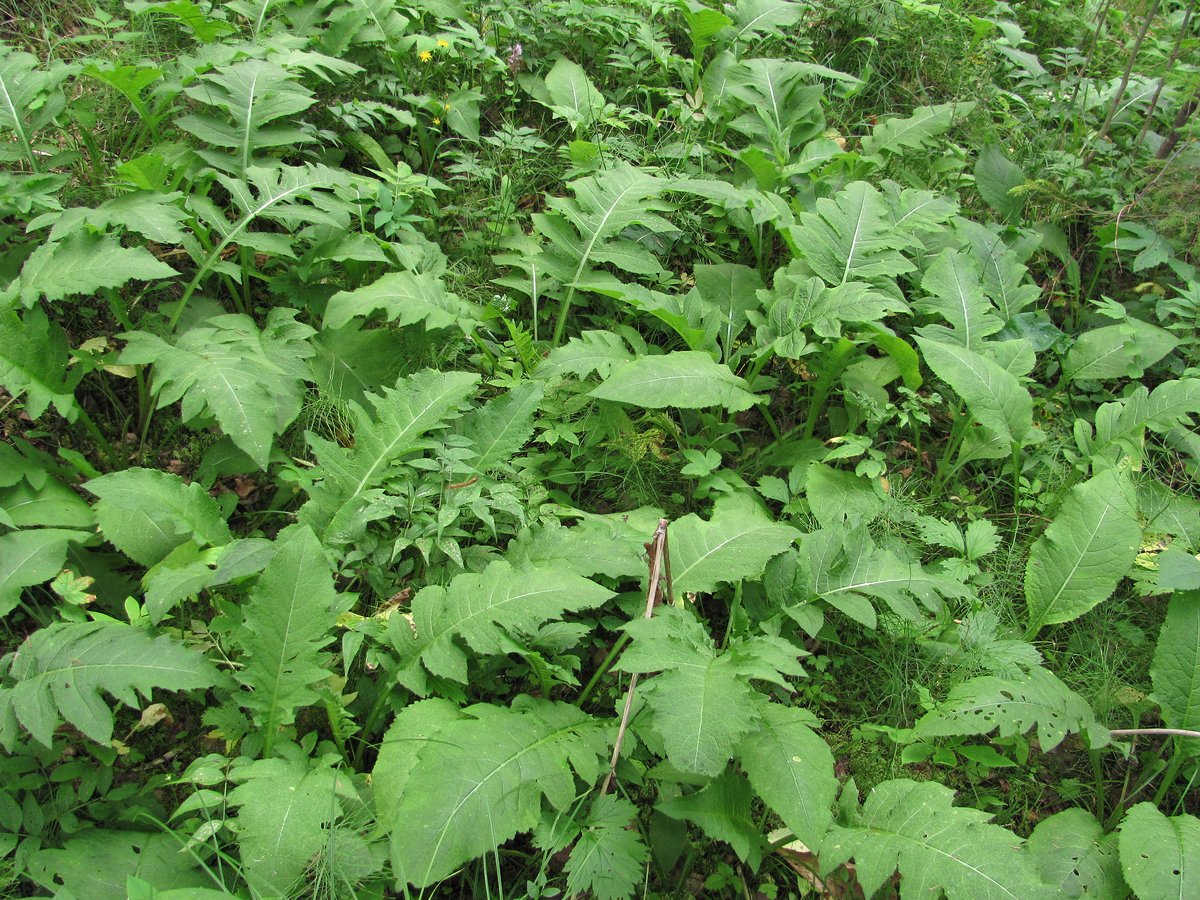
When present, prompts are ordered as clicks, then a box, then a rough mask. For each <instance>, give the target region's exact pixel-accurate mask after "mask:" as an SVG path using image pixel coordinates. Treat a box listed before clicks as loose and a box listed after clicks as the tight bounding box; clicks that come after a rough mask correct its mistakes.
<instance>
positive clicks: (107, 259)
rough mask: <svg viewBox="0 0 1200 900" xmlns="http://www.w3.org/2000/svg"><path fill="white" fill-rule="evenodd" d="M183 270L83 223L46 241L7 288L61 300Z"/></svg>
mask: <svg viewBox="0 0 1200 900" xmlns="http://www.w3.org/2000/svg"><path fill="white" fill-rule="evenodd" d="M178 274H179V273H178V272H176V271H175V270H174V269H172V268H171V267H170V266H168V265H167V264H166V263H165V262H162V261H160V260H158V259H156V258H155V257H154V254H152V253H151V252H150V251H149V250H147V249H146V248H145V247H122V246H121V239H120V238H118V237H117V236H116V235H111V234H93V233H91V232H89V231H86V230H83V229H80V230H79V231H75V232H73V233H71V234H69V235H68V236H67V237H65V238H63V240H61V241H47V242H46V243H44V244H42V246H40V247H38V249H37V250H35V251H33V254H32V255H31V256H30V257H29V259H27V260H26V261H25V265H24V266H22V267H21V277H20V278H19V279H18V280H17V282H16V283H15V284H14V286H13V287H10V288H9V290H10V291H11V290H18V291H19V292H20V297H21V302H22V303H23V304H24V305H25V306H27V307H28V306H33V304H34V303H36V302H37V300H38V298H39V297H45V298H46V299H47V300H52V301H53V300H62V299H64V298H65V297H71V296H74V295H76V294H95V293H97V292H98V291H102V290H106V289H111V288H119V287H121V285H123V284H125V283H126V282H129V281H133V280H135V279H136V280H138V281H155V280H157V279H159V278H173V277H175V276H176V275H178Z"/></svg>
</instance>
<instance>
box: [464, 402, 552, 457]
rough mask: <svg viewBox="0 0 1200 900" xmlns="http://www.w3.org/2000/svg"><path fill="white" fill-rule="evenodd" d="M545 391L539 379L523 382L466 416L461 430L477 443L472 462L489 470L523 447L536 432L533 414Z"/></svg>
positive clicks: (473, 442)
mask: <svg viewBox="0 0 1200 900" xmlns="http://www.w3.org/2000/svg"><path fill="white" fill-rule="evenodd" d="M544 393H545V387H544V386H543V385H542V384H540V383H537V382H534V383H528V382H527V383H525V384H520V385H517V386H516V387H514V388H513V389H512V390H510V391H509V392H508V393H507V394H504V395H503V396H501V397H497V398H496V399H494V400H490V401H488V403H487V405H486V406H482V407H480V408H479V409H478V410H475V411H473V412H472V413H471V414H469V415H468V416H466V417H465V418H464V419H463V420H462V423H461V424H460V426H459V428H458V432H459V433H460V434H462V435H463V436H464V437H467V438H469V439H470V440H471V442H472V444H473V445H474V448H475V456H474V457H473V458H472V459H470V460H469V462H470V463H471V465H473V466H474V467H475V468H476V469H477V470H478V471H480V472H487V471H490V470H491V469H494V468H495V467H496V466H498V465H501V464H502V463H506V462H508V460H509V459H511V458H512V457H513V455H515V454H516V453H517V451H519V450H520V449H521V448H522V447H524V446H525V443H526V442H527V441H528V440H529V437H530V435H532V434H533V416H534V413H536V412H537V408H538V405H539V404H540V403H541V402H542V395H543V394H544Z"/></svg>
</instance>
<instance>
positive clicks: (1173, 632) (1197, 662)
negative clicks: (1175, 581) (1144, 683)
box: [1150, 591, 1200, 753]
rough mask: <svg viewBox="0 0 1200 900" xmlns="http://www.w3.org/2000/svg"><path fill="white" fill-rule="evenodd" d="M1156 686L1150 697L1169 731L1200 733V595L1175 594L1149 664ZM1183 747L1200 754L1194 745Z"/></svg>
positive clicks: (1191, 593)
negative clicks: (1180, 729) (1156, 705)
mask: <svg viewBox="0 0 1200 900" xmlns="http://www.w3.org/2000/svg"><path fill="white" fill-rule="evenodd" d="M1150 679H1151V681H1153V683H1154V693H1153V694H1151V697H1152V698H1153V699H1154V700H1156V701H1157V702H1158V705H1159V707H1160V708H1161V710H1162V720H1163V724H1164V725H1166V726H1167V727H1168V728H1185V729H1188V730H1190V731H1200V591H1188V592H1186V593H1176V594H1175V595H1174V596H1173V597H1171V602H1170V605H1169V606H1168V607H1167V618H1166V620H1165V621H1164V622H1163V626H1162V631H1161V632H1160V633H1159V636H1158V646H1157V647H1155V649H1154V661H1153V662H1152V663H1151V664H1150ZM1184 747H1185V749H1187V750H1190V751H1191V752H1193V753H1196V752H1200V748H1198V747H1196V746H1195V741H1185V742H1184Z"/></svg>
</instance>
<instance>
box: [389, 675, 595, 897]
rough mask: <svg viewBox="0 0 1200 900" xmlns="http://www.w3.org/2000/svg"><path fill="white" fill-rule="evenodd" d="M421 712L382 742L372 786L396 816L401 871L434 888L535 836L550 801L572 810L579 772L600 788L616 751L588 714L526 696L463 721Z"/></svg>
mask: <svg viewBox="0 0 1200 900" xmlns="http://www.w3.org/2000/svg"><path fill="white" fill-rule="evenodd" d="M430 702H431V703H437V704H439V705H438V706H436V707H433V708H432V709H435V710H436V711H437V714H436V715H431V714H429V713H430V709H431V708H430V707H428V706H427V704H418V705H417V706H415V707H410V708H409V710H412V711H414V714H416V711H420V715H421V717H422V721H421V723H420V724H419V727H416V728H414V727H412V724H411V723H410V716H409V710H406V711H405V712H404V713H401V714H400V715H399V716H398V717H397V718H396V721H395V723H394V724H393V725H392V727H391V728H390V729H389V730H388V732H387V734H386V735H385V737H384V739H383V745H382V747H381V749H380V753H379V758H378V760H377V761H376V763H375V768H374V771H373V775H372V778H373V781H374V783H375V791H376V796H377V798H378V799H377V802H378V803H379V804H380V806H381V808H384V809H390V810H392V811H393V812H392V813H391V814H390V815H388V816H386V817H381V821H382V822H383V823H384V824H385V825H386V826H387V827H389V828H390V829H391V837H392V869H393V871H394V872H395V874H396V876H397V878H398V879H399V880H400V881H401V882H408V883H411V884H414V885H416V886H418V887H426V886H428V885H430V884H434V883H436V882H437V881H440V880H441V879H443V878H445V877H446V876H447V875H449V874H450V873H452V872H453V871H454V870H455V869H456V868H458V866H460V865H462V864H463V863H464V862H467V861H468V860H470V859H474V858H475V857H477V856H481V855H483V854H484V853H487V852H489V851H490V850H492V849H493V848H495V847H497V846H499V845H500V844H501V843H503V842H504V841H506V840H508V839H509V838H511V837H513V836H514V835H516V834H518V833H520V832H523V831H528V830H530V829H531V828H533V827H534V826H535V825H537V824H538V822H539V821H540V820H541V818H542V805H543V802H544V801H548V802H549V803H550V805H551V806H552V807H554V808H555V809H557V810H560V811H565V810H566V809H567V808H568V807H569V806H570V805H571V804H572V803H574V802H575V799H576V797H577V796H578V793H579V791H578V788H577V787H576V781H575V776H574V774H572V773H573V771H574V772H577V773H578V774H579V776H580V777H581V778H582V779H583V781H584V782H586V783H591V782H594V781H595V779H596V777H597V775H598V774H599V771H600V765H599V762H600V758H601V757H602V756H603V755H604V754H606V752H607V750H608V747H607V741H606V738H605V737H604V733H603V731H602V730H601V729H600V728H599V727H598V725H597V723H595V722H594V721H593V720H592V719H591V718H590V717H589V716H588V715H587V714H586V713H584V712H581V711H580V710H578V709H576V708H575V707H574V706H571V705H569V704H565V703H551V702H549V701H545V700H533V699H530V698H528V697H523V698H518V699H517V701H515V702H514V704H513V708H512V709H504V708H502V707H499V706H492V705H489V704H479V705H477V706H471V707H467V708H466V709H464V710H461V711H459V712H457V713H455V712H453V707H450V705H449V704H445V703H444V701H430Z"/></svg>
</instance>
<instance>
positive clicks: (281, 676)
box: [237, 525, 337, 747]
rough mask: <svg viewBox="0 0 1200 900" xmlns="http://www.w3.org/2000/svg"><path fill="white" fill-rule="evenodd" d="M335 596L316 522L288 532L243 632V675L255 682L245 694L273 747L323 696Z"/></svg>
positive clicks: (252, 598)
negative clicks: (320, 684)
mask: <svg viewBox="0 0 1200 900" xmlns="http://www.w3.org/2000/svg"><path fill="white" fill-rule="evenodd" d="M336 600H337V595H336V593H335V592H334V587H333V575H332V573H331V572H330V571H329V564H328V563H327V562H326V561H325V551H324V550H323V549H322V548H321V544H320V542H319V541H318V540H317V537H316V535H315V534H313V532H312V529H310V528H308V527H306V526H303V525H301V526H296V527H295V528H293V529H291V530H289V531H286V532H284V533H283V534H282V535H281V536H280V538H279V540H278V541H277V542H276V547H275V555H274V557H273V558H272V559H271V562H270V563H268V564H267V567H266V569H265V570H264V571H263V574H262V576H261V577H260V578H259V580H258V584H257V585H255V587H254V590H253V591H252V592H251V594H250V599H249V601H248V602H247V603H246V604H245V607H244V612H243V628H242V629H240V630H239V633H238V636H237V640H238V643H239V644H240V645H241V648H242V651H243V654H244V656H243V661H244V666H243V668H242V669H241V671H240V672H239V673H238V677H239V680H240V681H241V682H242V683H243V684H244V685H246V686H247V687H248V688H249V689H250V691H249V693H246V694H244V695H241V696H240V697H239V700H240V702H241V704H242V705H243V706H244V707H246V708H247V709H249V710H250V711H251V712H252V713H253V715H254V719H255V722H256V724H257V725H258V726H259V728H260V729H261V731H262V732H263V737H264V741H265V744H266V746H267V747H270V745H271V744H272V742H273V741H274V738H275V733H276V731H277V730H278V729H279V728H281V727H284V726H287V725H290V724H292V723H293V722H294V721H295V719H296V712H297V710H299V709H301V708H302V707H304V706H308V705H309V704H312V703H315V702H316V701H317V700H318V699H319V697H320V695H319V694H318V693H317V691H316V690H315V689H314V688H313V685H315V684H316V683H317V682H319V681H322V680H324V679H326V678H328V677H329V675H330V669H329V661H330V657H329V654H328V653H326V652H325V651H324V648H325V647H326V646H327V645H328V644H329V643H330V642H331V641H332V640H333V626H334V622H335V621H336V618H337V612H336V610H335V609H334V604H335V602H336Z"/></svg>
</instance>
